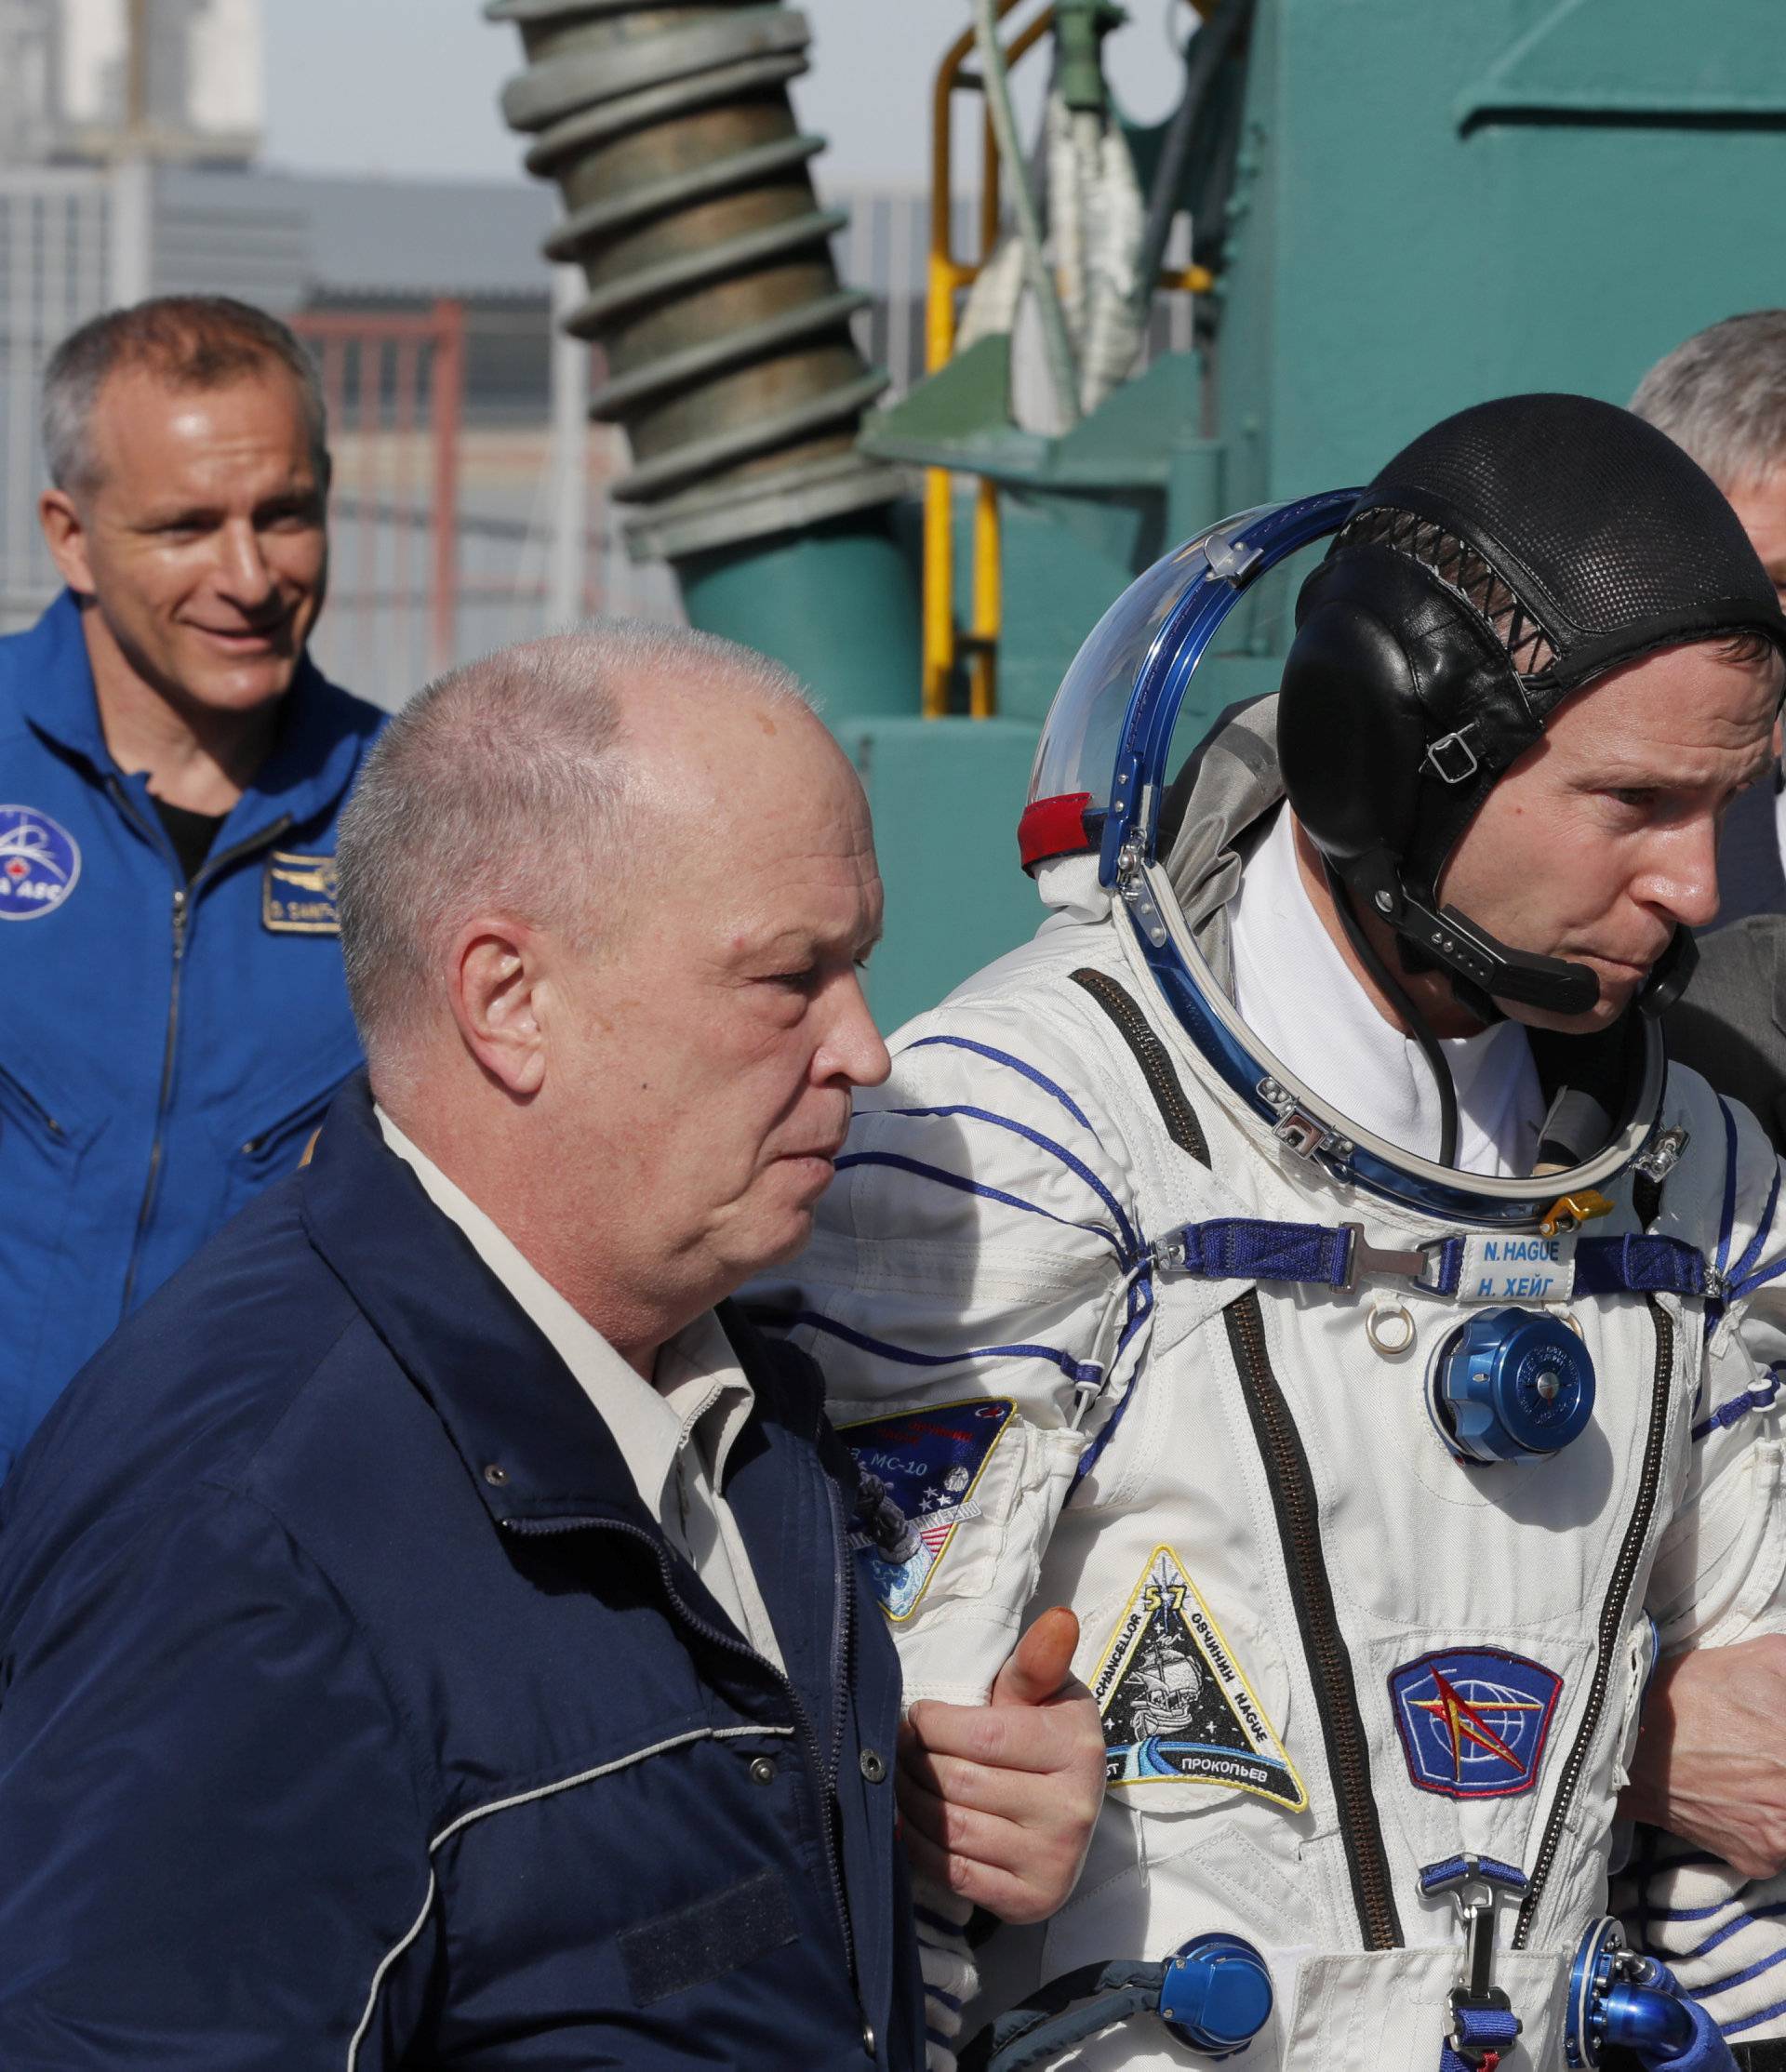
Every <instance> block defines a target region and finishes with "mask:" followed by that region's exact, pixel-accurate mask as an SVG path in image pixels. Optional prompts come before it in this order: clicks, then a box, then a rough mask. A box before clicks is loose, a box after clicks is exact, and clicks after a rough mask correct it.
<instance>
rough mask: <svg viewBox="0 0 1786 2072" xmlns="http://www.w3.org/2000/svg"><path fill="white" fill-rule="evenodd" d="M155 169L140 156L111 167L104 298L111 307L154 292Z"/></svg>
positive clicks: (115, 307)
mask: <svg viewBox="0 0 1786 2072" xmlns="http://www.w3.org/2000/svg"><path fill="white" fill-rule="evenodd" d="M154 211H155V189H154V171H153V167H152V166H150V163H149V161H148V160H147V159H146V158H144V157H141V156H140V155H138V156H134V157H129V158H122V159H120V160H119V161H118V163H117V165H116V166H113V170H112V223H111V232H112V236H111V259H110V264H109V267H108V269H107V278H106V284H105V285H106V299H107V300H108V301H109V302H110V303H111V305H112V307H113V309H122V308H124V307H126V306H127V304H129V303H132V302H140V301H143V300H144V299H146V298H147V297H149V296H150V295H153V293H154Z"/></svg>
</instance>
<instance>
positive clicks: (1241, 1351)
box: [1222, 1288, 1402, 1949]
mask: <svg viewBox="0 0 1786 2072" xmlns="http://www.w3.org/2000/svg"><path fill="white" fill-rule="evenodd" d="M1222 1314H1223V1316H1224V1317H1225V1318H1226V1320H1227V1324H1228V1342H1229V1345H1230V1346H1231V1348H1233V1356H1234V1365H1235V1367H1236V1369H1237V1370H1238V1371H1239V1374H1240V1380H1241V1388H1242V1392H1243V1394H1244V1395H1245V1398H1246V1411H1247V1415H1248V1416H1249V1417H1250V1418H1251V1420H1252V1426H1253V1436H1254V1439H1255V1440H1256V1441H1257V1442H1258V1445H1259V1450H1260V1456H1261V1458H1262V1459H1263V1461H1264V1464H1265V1475H1266V1480H1267V1481H1269V1482H1270V1484H1271V1490H1272V1508H1273V1510H1274V1511H1275V1512H1276V1514H1277V1528H1278V1535H1279V1539H1280V1541H1281V1543H1282V1546H1283V1549H1284V1565H1285V1569H1286V1573H1287V1575H1288V1579H1289V1586H1290V1596H1291V1599H1292V1600H1293V1601H1294V1603H1295V1605H1296V1616H1297V1624H1298V1626H1299V1627H1300V1629H1301V1635H1302V1651H1303V1655H1304V1658H1305V1659H1306V1661H1307V1663H1308V1666H1309V1676H1310V1679H1311V1680H1312V1681H1313V1685H1314V1700H1315V1706H1314V1709H1315V1712H1316V1714H1317V1716H1318V1717H1319V1719H1320V1721H1321V1734H1322V1740H1323V1743H1324V1745H1325V1747H1326V1756H1327V1771H1328V1773H1329V1775H1330V1776H1331V1777H1332V1779H1333V1789H1334V1800H1335V1808H1336V1811H1337V1813H1338V1814H1339V1820H1340V1841H1341V1843H1342V1844H1343V1846H1344V1848H1345V1853H1346V1868H1347V1870H1348V1872H1349V1874H1350V1876H1351V1879H1352V1895H1353V1904H1354V1906H1356V1908H1357V1912H1358V1927H1359V1931H1360V1933H1361V1934H1362V1936H1363V1938H1364V1945H1365V1947H1366V1949H1399V1948H1400V1947H1401V1945H1402V1924H1401V1919H1400V1918H1399V1916H1398V1915H1397V1913H1396V1910H1395V1897H1394V1892H1393V1887H1392V1885H1391V1882H1390V1875H1389V1859H1388V1857H1387V1855H1386V1854H1385V1853H1384V1849H1383V1831H1382V1824H1381V1821H1380V1820H1379V1817H1378V1813H1377V1799H1376V1794H1375V1793H1374V1791H1373V1790H1372V1788H1371V1782H1370V1753H1369V1747H1368V1744H1367V1742H1366V1737H1365V1729H1364V1722H1363V1720H1362V1719H1361V1718H1360V1717H1359V1711H1358V1692H1357V1687H1356V1685H1355V1684H1354V1683H1353V1675H1352V1656H1351V1655H1350V1654H1349V1653H1348V1652H1347V1649H1346V1643H1345V1641H1344V1640H1343V1638H1342V1637H1341V1635H1340V1620H1339V1615H1338V1614H1336V1612H1335V1611H1334V1607H1333V1587H1332V1585H1331V1584H1330V1583H1329V1582H1328V1580H1327V1568H1326V1557H1325V1556H1324V1554H1323V1553H1322V1548H1321V1520H1320V1509H1319V1505H1318V1503H1317V1501H1316V1497H1315V1494H1314V1482H1313V1477H1312V1476H1311V1475H1310V1473H1309V1464H1308V1457H1307V1455H1306V1454H1304V1453H1303V1450H1302V1442H1301V1440H1300V1437H1299V1436H1298V1433H1297V1429H1296V1420H1295V1419H1294V1417H1292V1416H1291V1415H1290V1407H1289V1405H1288V1403H1286V1401H1285V1400H1284V1394H1283V1391H1282V1389H1281V1388H1279V1387H1278V1384H1277V1376H1276V1375H1274V1374H1273V1372H1272V1363H1271V1356H1270V1353H1269V1351H1268V1350H1267V1348H1266V1345H1265V1321H1264V1318H1263V1316H1262V1315H1261V1313H1260V1305H1259V1296H1258V1295H1257V1294H1256V1293H1255V1292H1254V1291H1253V1290H1252V1289H1250V1288H1249V1289H1248V1290H1247V1292H1246V1294H1245V1295H1240V1296H1238V1297H1237V1298H1236V1299H1235V1300H1234V1301H1233V1302H1231V1303H1230V1304H1229V1305H1228V1307H1227V1308H1226V1309H1225V1310H1224V1311H1223V1312H1222Z"/></svg>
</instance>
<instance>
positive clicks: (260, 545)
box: [0, 299, 382, 1477]
mask: <svg viewBox="0 0 1786 2072" xmlns="http://www.w3.org/2000/svg"><path fill="white" fill-rule="evenodd" d="M45 444H46V448H47V458H48V461H49V466H50V472H51V477H52V481H53V485H54V486H53V487H52V488H51V489H50V490H48V491H47V493H46V495H45V498H44V500H43V510H42V517H43V524H44V530H45V534H46V537H47V540H48V542H49V546H50V550H51V552H52V553H53V555H54V556H55V559H56V562H57V564H58V566H59V567H60V570H61V573H62V575H63V577H64V578H65V579H66V581H67V584H68V588H67V589H66V590H65V591H64V592H63V593H62V595H61V596H60V598H59V599H58V600H57V602H56V603H55V604H52V605H51V606H50V608H49V610H48V611H47V613H46V614H45V615H44V617H43V618H42V619H41V620H40V621H39V622H38V624H37V625H36V626H35V627H33V629H32V630H31V631H29V632H25V633H20V634H17V635H14V636H13V637H12V638H10V639H7V640H3V641H0V986H4V989H5V992H6V997H7V1042H6V1044H5V1047H4V1052H0V1190H3V1191H4V1192H5V1194H6V1197H7V1200H8V1201H10V1202H13V1203H14V1204H15V1210H16V1213H15V1214H14V1215H13V1216H12V1217H11V1218H10V1221H9V1228H8V1231H7V1242H6V1244H5V1245H4V1246H0V1477H3V1476H4V1475H5V1474H6V1471H7V1466H8V1464H9V1463H10V1461H11V1459H12V1457H13V1455H14V1454H16V1453H17V1452H18V1451H19V1449H20V1447H21V1446H22V1445H23V1444H24V1442H25V1441H26V1440H27V1439H28V1438H29V1437H30V1435H31V1433H32V1431H33V1428H35V1426H36V1423H37V1421H38V1419H39V1418H40V1417H41V1416H42V1415H43V1414H44V1412H45V1410H46V1409H47V1407H48V1406H49V1404H50V1403H51V1402H52V1401H54V1400H55V1397H56V1395H57V1392H58V1391H59V1390H60V1388H61V1387H62V1386H63V1384H64V1383H65V1382H66V1381H67V1380H68V1378H69V1376H70V1375H72V1374H73V1372H74V1370H75V1369H76V1368H77V1367H78V1366H79V1365H80V1364H81V1362H82V1361H84V1360H86V1359H87V1356H88V1355H89V1354H90V1353H91V1352H93V1351H94V1349H95V1348H97V1347H98V1346H99V1345H100V1341H101V1340H102V1339H103V1338H104V1337H105V1336H106V1335H107V1334H108V1333H109V1332H111V1331H112V1330H113V1328H114V1327H115V1326H116V1324H117V1323H118V1322H119V1320H120V1318H121V1317H123V1316H125V1315H127V1314H128V1312H129V1311H130V1310H131V1309H132V1308H134V1307H135V1306H136V1304H138V1303H139V1302H140V1301H141V1300H142V1298H143V1297H144V1296H145V1295H148V1294H150V1293H151V1292H152V1291H153V1289H154V1288H155V1287H157V1286H158V1285H159V1284H160V1283H161V1282H163V1281H165V1280H166V1279H167V1276H168V1274H170V1273H171V1272H172V1271H173V1270H174V1268H176V1267H178V1266H180V1264H181V1263H182V1262H183V1261H185V1260H186V1259H187V1258H189V1257H190V1256H191V1255H192V1254H193V1252H194V1251H195V1250H196V1249H197V1247H198V1245H199V1244H200V1243H202V1242H203V1241H204V1240H205V1239H206V1238H207V1237H208V1236H209V1235H210V1233H211V1232H212V1231H214V1230H216V1229H219V1228H220V1225H221V1224H223V1223H224V1222H225V1221H226V1220H227V1219H228V1218H229V1217H230V1216H231V1215H233V1214H234V1213H235V1211H236V1210H237V1209H238V1208H240V1207H241V1206H242V1205H243V1204H244V1203H245V1202H247V1201H248V1200H250V1199H251V1198H252V1197H253V1195H254V1194H256V1193H257V1192H258V1191H259V1190H260V1189H261V1188H262V1187H264V1186H265V1185H266V1184H267V1182H268V1181H270V1180H271V1179H273V1178H274V1177H276V1176H277V1175H280V1174H282V1173H287V1172H289V1171H290V1170H291V1169H292V1167H293V1166H294V1165H295V1164H296V1163H297V1162H298V1159H299V1157H300V1154H301V1151H302V1149H303V1146H304V1144H305V1142H306V1140H307V1139H308V1137H309V1136H310V1134H311V1132H312V1131H313V1129H314V1128H315V1126H316V1124H317V1122H319V1121H320V1120H321V1117H322V1112H323V1109H325V1108H326V1106H327V1102H328V1099H329V1096H331V1094H332V1093H333V1092H334V1090H335V1089H336V1088H337V1087H338V1086H339V1085H340V1083H341V1082H342V1081H343V1079H344V1078H345V1077H346V1076H347V1074H348V1073H349V1072H351V1071H352V1070H353V1068H354V1066H355V1065H356V1064H357V1063H358V1059H359V1045H358V1042H357V1039H356V1037H355V1035H354V1031H353V1020H352V1016H350V1014H349V1011H348V1004H347V993H346V988H345V986H344V984H343V982H342V977H341V964H340V943H339V940H338V938H337V934H336V922H335V897H334V854H335V822H336V819H337V817H338V816H339V814H340V809H341V806H342V804H343V803H344V802H345V800H346V797H347V794H348V791H349V790H350V788H351V787H352V785H353V778H354V776H355V774H356V772H357V770H358V768H359V764H360V761H361V758H362V757H363V755H364V754H365V752H366V750H367V745H368V744H369V742H370V741H371V739H372V737H373V735H374V733H375V731H376V729H377V727H378V725H379V724H380V719H381V717H382V715H381V714H380V713H379V712H378V711H376V710H375V709H374V708H372V707H371V706H369V705H366V704H363V703H361V702H360V701H359V700H358V699H356V698H353V697H348V695H347V694H346V693H345V692H343V691H340V690H338V689H337V688H336V687H335V686H334V685H333V684H329V683H327V682H326V681H325V679H324V678H323V676H322V675H321V673H320V672H319V671H317V669H316V668H315V666H314V665H313V663H312V662H311V661H310V660H309V659H308V658H307V655H306V642H307V641H308V638H309V636H310V632H311V631H312V629H313V626H314V624H315V621H316V615H317V612H318V611H319V610H320V608H321V605H322V602H323V593H324V588H325V579H326V576H327V542H326V538H325V533H324V508H323V507H324V498H325V496H326V492H327V453H326V451H325V447H324V425H323V414H322V402H321V397H320V394H319V392H318V390H317V387H316V379H315V375H314V373H313V369H312V367H311V364H310V362H309V360H308V359H307V358H306V356H305V354H304V352H303V350H302V348H301V347H300V345H299V344H298V342H297V340H296V339H293V338H292V336H291V334H290V333H289V332H288V331H287V329H286V328H285V326H284V325H280V324H277V323H275V322H274V321H273V319H272V318H270V317H267V316H265V315H263V314H262V313H261V312H259V311H257V310H251V309H248V308H247V307H245V306H244V305H242V304H240V303H234V302H227V301H220V300H215V299H174V300H164V301H158V302H147V303H143V304H140V305H139V306H138V307H137V308H135V309H130V310H121V311H115V312H112V313H111V314H110V315H107V316H103V317H100V318H98V319H96V320H95V321H94V322H93V323H92V324H89V325H87V326H85V327H84V328H83V329H82V330H80V331H78V332H76V333H75V334H74V335H73V337H72V338H70V339H67V340H66V341H65V342H64V344H63V345H62V347H61V348H60V351H59V352H58V353H57V354H56V356H55V357H54V359H53V360H52V362H51V365H50V367H49V369H48V373H47V381H46V404H45Z"/></svg>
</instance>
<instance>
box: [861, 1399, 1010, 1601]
mask: <svg viewBox="0 0 1786 2072" xmlns="http://www.w3.org/2000/svg"><path fill="white" fill-rule="evenodd" d="M1016 1409H1017V1404H1016V1402H1015V1401H1013V1400H1012V1398H1010V1397H1008V1396H994V1397H992V1398H991V1399H990V1400H989V1399H988V1398H986V1397H983V1396H982V1397H979V1398H977V1399H976V1400H974V1401H970V1402H964V1403H938V1404H936V1405H935V1406H934V1407H930V1408H926V1409H924V1410H906V1411H901V1412H900V1413H899V1414H898V1415H895V1416H892V1417H873V1418H870V1419H869V1420H868V1421H867V1422H866V1423H865V1424H860V1425H844V1426H842V1427H840V1428H839V1430H838V1434H837V1436H838V1437H839V1438H840V1439H841V1440H842V1441H843V1442H844V1444H845V1445H846V1446H847V1447H848V1448H849V1450H850V1452H851V1453H852V1454H854V1455H855V1456H856V1463H857V1466H858V1467H860V1468H862V1469H863V1470H864V1472H865V1473H867V1474H870V1475H878V1476H879V1477H880V1479H881V1481H883V1482H885V1483H886V1493H887V1494H888V1495H889V1496H890V1497H891V1498H892V1499H893V1501H894V1502H895V1503H896V1504H897V1505H898V1506H899V1507H900V1510H902V1511H903V1512H904V1513H905V1515H906V1518H907V1520H908V1521H909V1522H910V1524H911V1526H912V1529H913V1532H914V1533H915V1534H917V1538H918V1545H917V1551H916V1552H915V1553H914V1554H913V1556H912V1558H911V1560H910V1561H888V1560H887V1559H886V1556H885V1555H884V1554H883V1553H882V1552H881V1550H880V1549H879V1548H878V1547H875V1546H874V1545H873V1542H872V1541H871V1540H870V1539H869V1537H868V1535H867V1534H866V1533H857V1534H854V1535H853V1536H852V1538H851V1542H850V1544H851V1545H852V1546H853V1547H855V1548H856V1549H857V1551H858V1552H859V1553H861V1554H863V1555H864V1556H865V1558H866V1560H867V1561H868V1565H869V1573H870V1574H871V1576H872V1578H873V1588H874V1594H875V1596H876V1597H877V1598H879V1599H880V1600H881V1609H882V1610H883V1611H884V1612H885V1613H886V1615H887V1617H888V1618H889V1619H891V1620H892V1621H893V1622H894V1623H895V1625H898V1624H900V1622H901V1621H903V1620H905V1619H909V1618H910V1617H911V1616H912V1614H913V1612H915V1611H916V1610H917V1608H918V1600H919V1599H920V1598H921V1597H922V1596H923V1595H924V1593H925V1591H926V1588H927V1587H929V1582H930V1578H931V1577H932V1576H933V1575H934V1574H936V1572H937V1565H938V1563H939V1562H940V1561H941V1560H942V1557H943V1556H944V1554H946V1553H947V1552H948V1550H949V1543H950V1541H951V1540H953V1538H954V1536H955V1534H956V1533H957V1532H958V1531H959V1530H960V1529H961V1527H962V1526H963V1525H965V1524H966V1523H967V1521H969V1520H970V1519H975V1518H978V1517H979V1516H980V1507H979V1505H978V1504H976V1503H975V1501H974V1491H975V1489H976V1488H977V1487H978V1486H979V1482H980V1476H981V1475H982V1474H984V1473H985V1471H986V1463H987V1462H988V1461H989V1460H990V1459H991V1458H992V1457H993V1447H994V1446H996V1445H997V1444H998V1441H999V1439H1000V1437H1001V1436H1002V1435H1003V1433H1004V1430H1005V1428H1006V1426H1007V1425H1008V1424H1009V1423H1010V1421H1011V1418H1012V1415H1014V1413H1015V1412H1016Z"/></svg>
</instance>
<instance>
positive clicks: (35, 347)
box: [0, 171, 113, 632]
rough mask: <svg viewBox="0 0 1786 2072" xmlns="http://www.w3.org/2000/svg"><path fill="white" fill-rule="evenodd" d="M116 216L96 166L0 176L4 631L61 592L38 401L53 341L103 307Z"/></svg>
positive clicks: (0, 611)
mask: <svg viewBox="0 0 1786 2072" xmlns="http://www.w3.org/2000/svg"><path fill="white" fill-rule="evenodd" d="M112 215H113V210H112V196H111V193H110V189H109V187H108V183H107V181H106V179H104V177H103V176H102V175H100V174H98V173H87V172H58V171H43V172H37V171H33V172H30V173H24V174H7V175H6V176H5V177H4V178H3V179H0V632H10V631H13V630H14V629H15V628H17V627H19V626H21V625H26V624H28V623H29V622H30V621H31V620H32V619H33V618H35V617H36V615H37V613H38V612H39V611H41V610H42V608H43V606H44V604H45V602H46V601H47V599H48V598H50V597H52V596H54V594H55V591H56V583H57V577H56V571H55V569H54V567H53V566H52V565H51V563H50V559H49V556H48V554H47V552H46V551H45V549H44V544H43V538H42V536H41V535H40V533H39V531H38V528H37V498H38V495H39V493H40V491H41V490H42V488H43V486H44V475H43V464H42V458H41V455H40V452H39V448H38V442H37V400H38V395H39V392H40V389H41V383H42V378H43V370H44V364H45V362H46V361H47V359H48V357H49V355H50V354H51V353H52V352H54V351H55V349H56V347H57V344H58V343H59V342H60V340H61V339H63V338H65V337H66V336H67V335H68V333H69V332H70V331H72V330H73V328H74V326H75V325H78V324H81V323H83V322H85V320H86V319H87V317H89V316H92V315H93V314H95V313H96V312H98V311H100V310H101V309H103V308H104V306H105V303H106V301H107V299H108V291H109V288H110V284H111V269H112V252H111V246H110V237H111V228H112Z"/></svg>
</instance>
